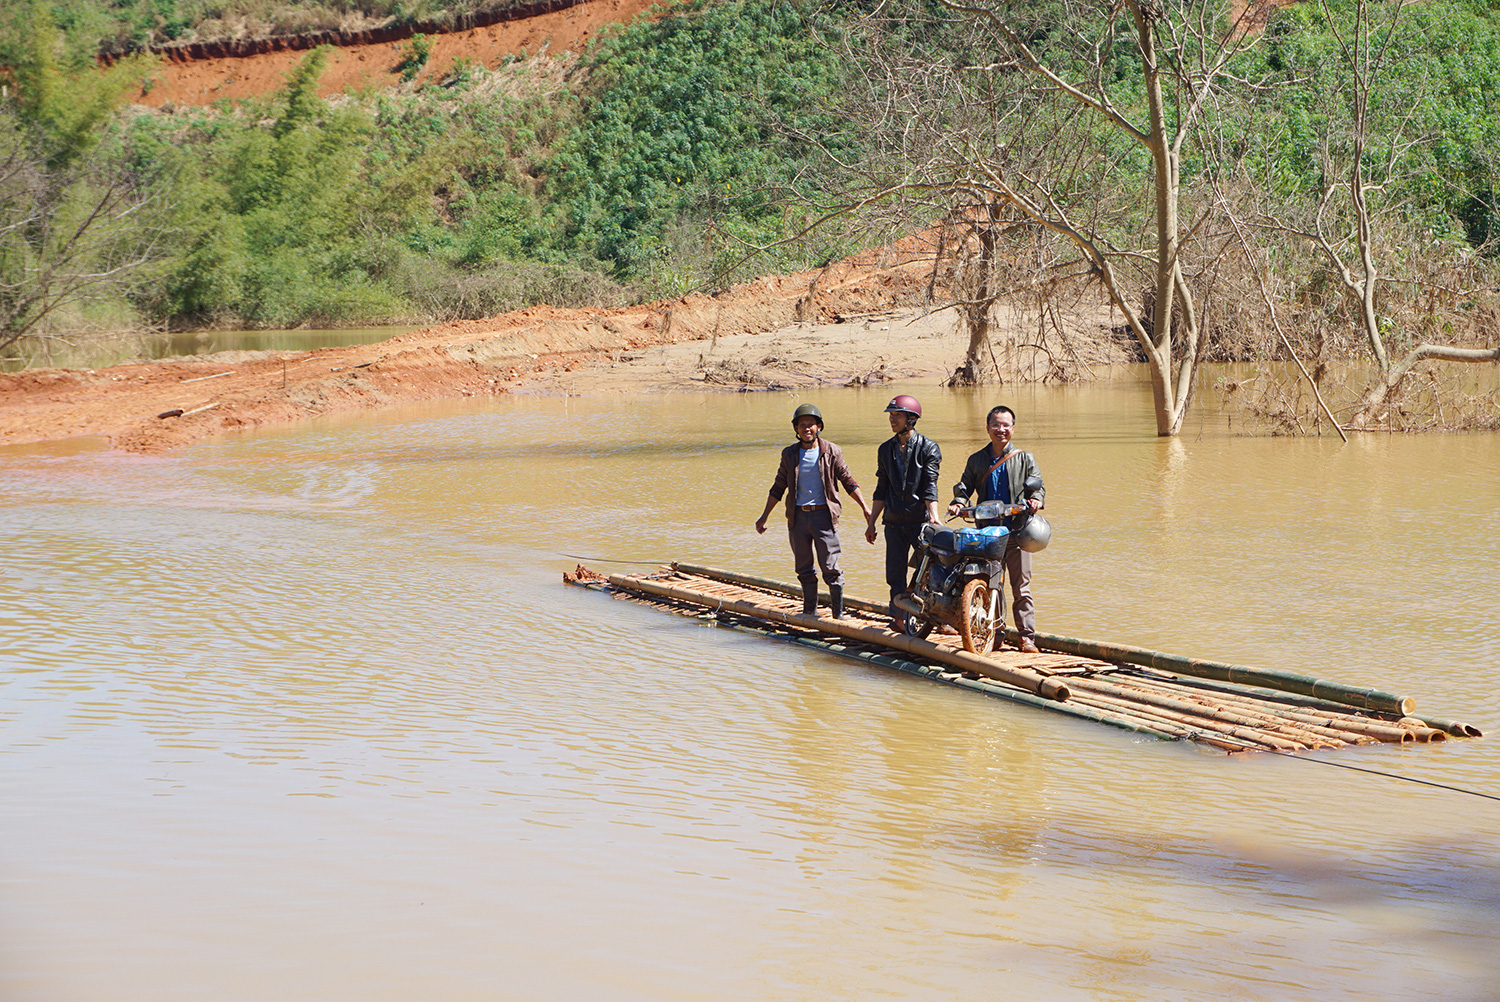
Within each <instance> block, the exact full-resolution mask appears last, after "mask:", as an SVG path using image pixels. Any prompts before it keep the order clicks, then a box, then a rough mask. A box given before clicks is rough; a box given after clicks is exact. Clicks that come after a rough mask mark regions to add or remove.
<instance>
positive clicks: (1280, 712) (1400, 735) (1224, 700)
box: [1132, 679, 1446, 743]
mask: <svg viewBox="0 0 1500 1002" xmlns="http://www.w3.org/2000/svg"><path fill="white" fill-rule="evenodd" d="M1132 681H1133V682H1135V683H1136V684H1139V685H1142V686H1143V687H1147V688H1150V689H1151V690H1152V691H1155V692H1160V693H1163V694H1165V693H1174V694H1176V695H1180V693H1179V692H1178V691H1177V690H1174V689H1173V688H1172V687H1171V686H1170V685H1169V684H1167V683H1166V682H1164V681H1157V680H1144V679H1134V680H1132ZM1216 702H1219V703H1220V704H1222V705H1225V706H1233V707H1235V708H1236V709H1238V710H1239V711H1240V712H1242V713H1251V714H1255V715H1257V716H1262V717H1265V718H1267V719H1268V720H1277V719H1279V720H1286V721H1295V722H1297V723H1299V724H1302V725H1305V726H1307V727H1309V728H1312V729H1315V730H1317V731H1319V732H1325V731H1327V732H1334V733H1338V734H1361V735H1366V736H1368V737H1370V738H1373V739H1374V740H1377V741H1386V742H1392V743H1400V742H1405V741H1411V740H1415V741H1423V742H1426V741H1434V740H1437V741H1442V740H1446V736H1445V735H1443V734H1442V732H1440V731H1437V730H1434V729H1432V728H1428V727H1425V726H1420V722H1418V724H1419V726H1400V725H1399V722H1395V723H1384V722H1382V721H1378V720H1370V719H1368V718H1364V717H1354V716H1350V715H1349V712H1348V711H1343V712H1340V711H1336V710H1322V709H1315V708H1309V707H1297V706H1288V705H1285V704H1266V703H1260V702H1256V701H1254V700H1253V699H1252V698H1251V697H1248V696H1237V695H1232V694H1216Z"/></svg>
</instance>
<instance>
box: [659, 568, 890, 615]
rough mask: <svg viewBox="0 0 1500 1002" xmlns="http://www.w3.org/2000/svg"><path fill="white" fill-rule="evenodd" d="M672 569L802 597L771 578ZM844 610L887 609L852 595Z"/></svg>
mask: <svg viewBox="0 0 1500 1002" xmlns="http://www.w3.org/2000/svg"><path fill="white" fill-rule="evenodd" d="M672 568H673V569H674V570H677V571H681V572H682V573H683V574H692V575H695V576H696V577H700V578H710V579H712V580H714V581H726V582H728V583H729V584H737V585H744V586H745V587H747V588H760V589H762V590H763V591H774V592H777V593H778V594H782V595H790V596H792V597H794V598H796V597H800V596H801V595H802V586H801V585H800V584H796V585H793V584H789V583H787V582H785V581H774V580H772V579H771V578H760V577H756V576H754V575H753V574H740V573H738V572H736V571H725V570H720V569H718V568H716V567H702V566H699V565H698V564H684V563H680V562H674V563H673V564H672ZM818 598H819V600H821V601H827V600H828V592H827V591H826V590H824V591H820V592H818ZM844 608H846V609H859V610H861V611H863V612H873V613H875V614H876V615H881V614H884V613H885V612H886V611H887V609H886V606H885V605H884V604H883V603H876V602H870V601H867V600H865V599H862V598H854V597H853V596H850V595H845V596H844Z"/></svg>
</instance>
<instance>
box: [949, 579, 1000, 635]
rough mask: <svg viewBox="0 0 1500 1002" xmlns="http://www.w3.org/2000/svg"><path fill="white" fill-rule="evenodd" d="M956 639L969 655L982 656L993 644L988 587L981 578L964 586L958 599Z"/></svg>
mask: <svg viewBox="0 0 1500 1002" xmlns="http://www.w3.org/2000/svg"><path fill="white" fill-rule="evenodd" d="M958 614H959V618H958V639H959V640H961V641H963V645H964V650H966V651H968V652H969V653H970V654H984V653H987V652H988V651H989V649H990V646H991V645H992V644H993V643H994V642H995V624H994V623H992V622H990V586H989V584H988V583H987V582H986V581H985V580H984V579H983V578H975V579H974V580H972V581H970V582H969V583H968V584H966V585H964V590H963V594H961V595H960V596H959V598H958Z"/></svg>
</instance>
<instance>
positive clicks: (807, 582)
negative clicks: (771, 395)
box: [755, 404, 870, 619]
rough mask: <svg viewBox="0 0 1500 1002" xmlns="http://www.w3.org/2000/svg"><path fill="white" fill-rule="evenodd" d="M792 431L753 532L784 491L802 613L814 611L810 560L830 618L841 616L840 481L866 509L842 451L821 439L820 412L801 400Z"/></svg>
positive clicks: (760, 528)
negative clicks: (825, 589)
mask: <svg viewBox="0 0 1500 1002" xmlns="http://www.w3.org/2000/svg"><path fill="white" fill-rule="evenodd" d="M792 430H793V431H794V432H796V434H797V441H796V442H795V443H793V444H792V445H789V446H787V447H786V448H785V449H782V450H781V465H779V466H778V467H777V468H776V479H775V481H773V482H772V484H771V491H770V494H769V495H768V496H767V497H766V508H765V511H763V512H761V513H760V518H758V519H756V520H755V531H756V532H759V533H764V532H765V531H766V519H767V517H769V516H770V514H771V509H772V508H774V507H776V505H777V503H778V502H779V501H780V500H781V496H782V495H783V494H786V495H787V499H786V526H787V534H788V537H789V538H790V540H791V544H792V559H793V560H794V561H795V565H796V568H797V580H798V581H801V582H802V614H803V615H804V616H811V615H813V614H814V613H816V612H817V611H818V573H817V571H815V570H813V558H814V556H816V557H817V561H818V567H819V568H820V569H821V570H822V571H823V580H824V581H826V582H827V583H828V605H829V608H830V610H831V611H832V613H833V618H834V619H842V618H843V616H844V572H843V570H842V569H841V568H840V567H839V556H840V555H841V554H842V553H843V548H842V547H841V546H840V545H839V534H838V524H839V512H840V511H841V510H842V509H843V505H842V504H840V503H839V484H843V485H844V489H845V490H847V491H848V492H849V496H850V497H851V498H853V499H854V501H855V503H856V504H858V505H859V510H860V511H862V512H864V514H865V518H867V519H868V518H869V516H870V509H869V507H868V506H867V505H866V504H865V499H864V496H863V495H861V494H860V493H859V484H858V483H856V482H855V480H854V474H853V473H852V472H851V471H850V470H849V464H848V463H846V462H844V453H843V450H842V449H840V448H839V447H838V446H836V445H834V444H833V443H832V442H829V441H827V440H825V439H824V438H823V412H822V411H820V410H818V408H817V407H815V406H813V405H812V404H803V405H802V406H801V407H798V408H797V410H796V411H794V412H793V414H792Z"/></svg>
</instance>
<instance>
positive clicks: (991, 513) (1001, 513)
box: [974, 501, 1010, 524]
mask: <svg viewBox="0 0 1500 1002" xmlns="http://www.w3.org/2000/svg"><path fill="white" fill-rule="evenodd" d="M1009 507H1010V505H1008V504H1004V503H1002V502H999V501H985V502H983V503H981V504H980V505H979V506H978V507H977V508H975V509H974V522H975V524H979V523H982V522H998V521H1000V520H1001V519H1003V518H1004V517H1005V510H1006V509H1007V508H1009Z"/></svg>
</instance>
